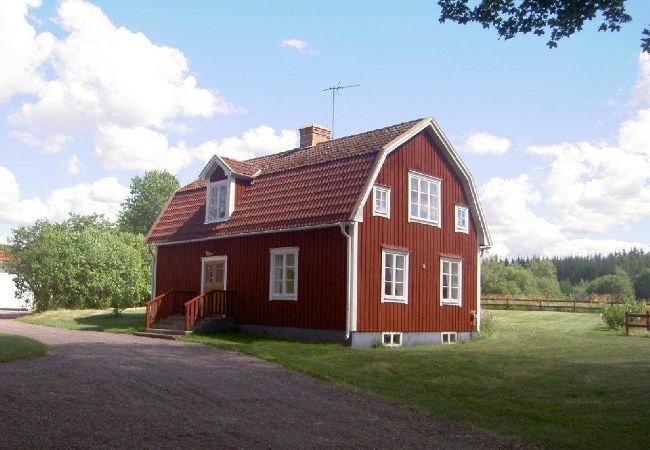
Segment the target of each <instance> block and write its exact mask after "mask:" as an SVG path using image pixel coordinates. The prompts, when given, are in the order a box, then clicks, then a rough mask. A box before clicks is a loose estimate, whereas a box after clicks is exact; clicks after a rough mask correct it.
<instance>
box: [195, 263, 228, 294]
mask: <svg viewBox="0 0 650 450" xmlns="http://www.w3.org/2000/svg"><path fill="white" fill-rule="evenodd" d="M212 261H223V262H224V267H223V290H224V291H225V290H227V289H228V255H218V256H203V257H202V258H201V294H205V265H206V263H208V262H212Z"/></svg>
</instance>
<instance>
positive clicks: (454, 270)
mask: <svg viewBox="0 0 650 450" xmlns="http://www.w3.org/2000/svg"><path fill="white" fill-rule="evenodd" d="M462 276H463V265H462V263H461V261H460V260H457V259H450V258H441V259H440V303H441V304H442V305H460V304H461V303H462V289H461V280H462Z"/></svg>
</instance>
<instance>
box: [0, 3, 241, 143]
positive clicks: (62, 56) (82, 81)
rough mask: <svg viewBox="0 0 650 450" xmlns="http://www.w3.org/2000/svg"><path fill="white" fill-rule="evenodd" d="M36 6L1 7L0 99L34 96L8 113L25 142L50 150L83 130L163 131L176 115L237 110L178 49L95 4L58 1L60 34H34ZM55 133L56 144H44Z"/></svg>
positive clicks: (210, 114) (57, 22)
mask: <svg viewBox="0 0 650 450" xmlns="http://www.w3.org/2000/svg"><path fill="white" fill-rule="evenodd" d="M38 6H40V2H39V1H37V0H17V1H14V2H2V6H0V64H2V67H3V68H6V69H3V70H2V74H0V101H2V100H6V99H8V98H9V97H11V96H12V95H15V94H19V93H29V94H33V96H34V97H35V98H34V100H31V99H30V100H28V101H26V102H25V103H23V104H22V106H21V107H20V108H19V109H18V110H17V111H14V112H13V114H11V116H10V123H12V124H13V125H14V126H18V127H22V128H25V129H26V130H27V131H26V132H23V133H29V134H30V136H31V138H30V139H21V136H22V137H23V138H26V137H27V134H22V135H20V134H16V135H15V137H17V138H18V139H20V140H21V141H22V142H26V143H29V145H39V146H41V147H43V149H44V150H45V151H54V150H55V149H60V147H62V146H63V144H65V143H66V139H65V138H61V136H68V137H69V136H72V135H74V134H75V133H77V132H80V131H82V130H86V129H94V128H98V127H101V126H107V125H116V126H121V127H125V128H132V127H148V128H155V129H165V128H166V127H167V126H169V124H170V123H171V122H173V121H174V120H177V119H179V118H194V117H204V118H208V117H212V116H213V115H214V114H216V113H229V112H232V111H234V110H235V108H234V107H233V106H231V105H230V104H229V103H228V102H226V101H225V100H224V99H223V97H221V96H220V95H219V94H218V93H217V92H215V91H213V90H207V89H203V88H200V87H198V82H197V78H196V76H195V75H193V74H192V73H191V72H190V71H189V66H188V62H187V59H186V58H185V56H184V55H183V53H182V52H181V51H180V50H178V49H175V48H172V47H167V46H164V45H159V44H156V43H154V42H152V41H151V40H149V39H148V38H147V37H146V36H145V35H144V34H142V33H137V32H133V31H131V30H129V29H127V28H125V27H118V26H116V25H114V24H113V23H112V22H111V20H110V19H109V18H108V17H107V16H106V15H105V14H104V13H103V12H102V10H101V9H100V8H98V7H97V6H95V5H93V4H92V3H89V2H87V1H85V0H63V1H62V2H61V3H60V4H59V7H58V9H57V15H56V17H55V19H54V22H55V23H56V24H57V25H58V26H59V27H60V29H61V31H63V33H64V35H65V37H64V38H62V39H56V38H54V37H53V35H52V34H50V33H40V34H38V33H37V32H36V30H35V28H34V26H32V24H30V23H29V19H28V15H29V9H30V8H35V7H38ZM45 72H48V73H49V76H48V77H45V75H44V74H45ZM52 136H56V137H58V140H57V141H56V142H57V143H58V146H54V147H53V146H52V145H50V144H49V142H50V141H51V137H52ZM27 141H31V142H27Z"/></svg>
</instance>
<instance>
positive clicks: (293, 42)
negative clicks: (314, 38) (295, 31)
mask: <svg viewBox="0 0 650 450" xmlns="http://www.w3.org/2000/svg"><path fill="white" fill-rule="evenodd" d="M280 46H281V47H285V48H292V49H294V50H297V51H298V52H300V54H302V55H309V54H313V53H314V51H313V50H312V49H311V48H310V47H309V42H306V41H303V40H301V39H295V38H294V39H283V40H281V41H280Z"/></svg>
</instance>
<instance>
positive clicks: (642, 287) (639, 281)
mask: <svg viewBox="0 0 650 450" xmlns="http://www.w3.org/2000/svg"><path fill="white" fill-rule="evenodd" d="M634 293H635V295H636V298H642V299H644V300H650V269H644V270H643V271H642V272H641V273H639V274H638V275H637V276H636V277H635V278H634Z"/></svg>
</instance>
